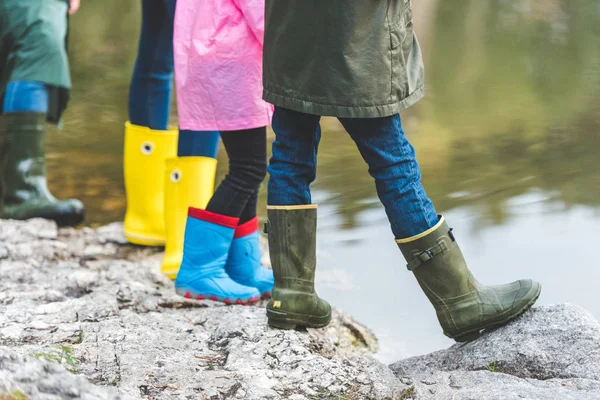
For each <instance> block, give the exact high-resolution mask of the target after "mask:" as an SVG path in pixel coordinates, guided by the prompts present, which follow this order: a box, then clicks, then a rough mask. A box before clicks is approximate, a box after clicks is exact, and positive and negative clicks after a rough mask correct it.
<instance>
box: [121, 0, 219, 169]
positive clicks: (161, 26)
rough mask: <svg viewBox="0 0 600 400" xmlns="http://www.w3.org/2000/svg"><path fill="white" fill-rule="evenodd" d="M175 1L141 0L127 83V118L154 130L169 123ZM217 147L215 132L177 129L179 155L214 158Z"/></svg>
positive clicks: (161, 128) (217, 134)
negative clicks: (135, 50)
mask: <svg viewBox="0 0 600 400" xmlns="http://www.w3.org/2000/svg"><path fill="white" fill-rule="evenodd" d="M175 4H176V0H142V29H141V34H140V40H139V45H138V54H137V59H136V62H135V68H134V70H133V76H132V78H131V84H130V87H129V120H130V121H131V123H132V124H134V125H140V126H147V127H149V128H150V129H157V130H164V129H167V127H168V123H169V109H170V104H171V87H172V84H173V70H174V66H173V21H174V19H175ZM206 79H210V77H207V78H206ZM218 149H219V133H218V132H200V131H190V130H182V131H180V132H179V143H178V151H177V153H178V155H179V156H180V157H182V156H205V157H212V158H216V156H217V151H218Z"/></svg>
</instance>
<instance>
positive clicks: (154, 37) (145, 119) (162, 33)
mask: <svg viewBox="0 0 600 400" xmlns="http://www.w3.org/2000/svg"><path fill="white" fill-rule="evenodd" d="M172 80H173V16H172V15H170V12H169V7H168V4H167V3H165V2H164V1H158V0H142V28H141V33H140V40H139V45H138V54H137V59H136V63H135V68H134V70H133V76H132V78H131V84H130V87H129V120H130V121H131V123H132V124H134V125H139V126H146V127H149V128H150V129H156V130H165V129H167V125H168V123H169V105H170V102H171V82H172Z"/></svg>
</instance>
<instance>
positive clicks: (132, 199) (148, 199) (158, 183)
mask: <svg viewBox="0 0 600 400" xmlns="http://www.w3.org/2000/svg"><path fill="white" fill-rule="evenodd" d="M177 136H178V131H177V129H169V130H153V129H150V128H148V127H145V126H139V125H133V124H131V123H130V122H126V123H125V146H124V151H123V172H124V178H125V193H126V195H127V211H126V213H125V222H124V224H123V230H124V233H125V238H126V239H127V241H129V242H131V243H134V244H139V245H142V246H161V245H164V244H165V216H164V206H165V205H164V179H163V176H164V170H165V160H166V159H167V158H169V157H175V156H176V155H177Z"/></svg>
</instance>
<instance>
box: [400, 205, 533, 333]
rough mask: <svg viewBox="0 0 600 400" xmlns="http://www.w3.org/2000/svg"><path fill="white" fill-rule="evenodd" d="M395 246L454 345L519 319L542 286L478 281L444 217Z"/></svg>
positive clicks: (525, 283) (529, 282) (530, 283)
mask: <svg viewBox="0 0 600 400" xmlns="http://www.w3.org/2000/svg"><path fill="white" fill-rule="evenodd" d="M396 242H397V243H398V247H400V250H401V251H402V254H404V257H405V258H406V260H408V269H409V270H411V271H412V272H413V273H414V275H415V277H416V278H417V281H418V282H419V285H421V288H422V289H423V291H424V292H425V294H426V295H427V297H428V298H429V301H430V302H431V304H433V307H434V308H435V311H436V313H437V317H438V320H439V322H440V325H441V326H442V329H443V330H444V334H445V335H446V336H448V337H450V338H452V339H454V340H456V341H457V342H466V341H470V340H474V339H476V338H478V337H479V335H480V334H481V331H483V330H485V329H489V328H494V327H497V326H500V325H503V324H506V323H507V322H509V321H511V320H513V319H515V318H517V317H518V316H520V315H521V314H523V313H524V312H525V311H527V310H528V309H529V308H530V307H531V306H532V305H533V303H535V301H536V300H537V298H538V297H539V295H540V292H541V289H542V288H541V285H540V284H539V283H538V282H535V281H532V280H531V279H524V280H520V281H516V282H513V283H509V284H506V285H500V286H484V285H482V284H480V283H479V282H477V280H476V279H475V278H474V277H473V275H472V274H471V271H469V268H467V264H466V262H465V259H464V257H463V255H462V252H461V251H460V248H459V247H458V244H457V243H456V239H455V238H454V235H453V234H452V229H450V228H449V227H448V224H447V223H446V222H445V221H444V217H442V216H440V222H439V223H438V224H437V225H436V226H434V227H433V228H431V229H429V230H428V231H426V232H423V233H422V234H420V235H417V236H414V237H412V238H408V239H400V240H396Z"/></svg>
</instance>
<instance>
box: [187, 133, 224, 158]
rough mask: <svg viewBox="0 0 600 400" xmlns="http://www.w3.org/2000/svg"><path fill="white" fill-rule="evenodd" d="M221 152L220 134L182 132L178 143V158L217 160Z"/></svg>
mask: <svg viewBox="0 0 600 400" xmlns="http://www.w3.org/2000/svg"><path fill="white" fill-rule="evenodd" d="M218 151H219V132H217V131H210V132H201V131H190V130H180V131H179V139H178V141H177V156H178V157H210V158H217V153H218Z"/></svg>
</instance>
